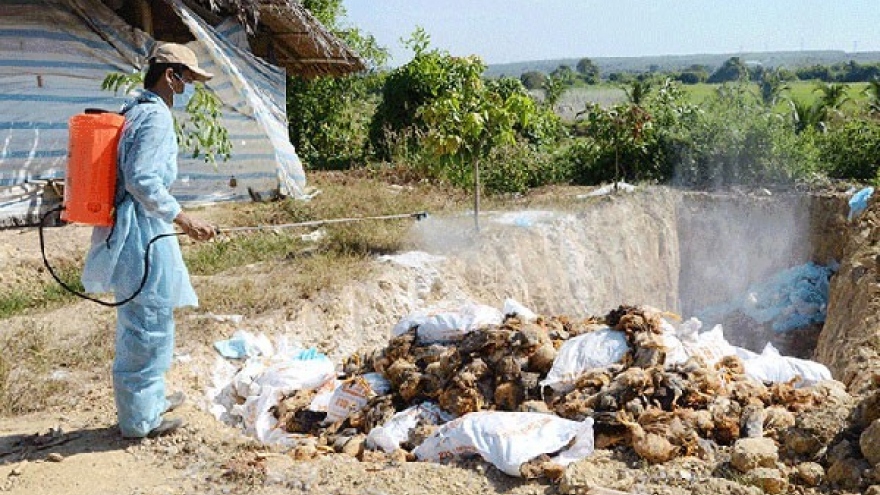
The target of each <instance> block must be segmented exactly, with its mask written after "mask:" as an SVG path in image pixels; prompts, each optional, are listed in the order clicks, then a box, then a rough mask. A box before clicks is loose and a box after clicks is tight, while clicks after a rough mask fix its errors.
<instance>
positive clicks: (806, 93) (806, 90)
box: [682, 81, 868, 112]
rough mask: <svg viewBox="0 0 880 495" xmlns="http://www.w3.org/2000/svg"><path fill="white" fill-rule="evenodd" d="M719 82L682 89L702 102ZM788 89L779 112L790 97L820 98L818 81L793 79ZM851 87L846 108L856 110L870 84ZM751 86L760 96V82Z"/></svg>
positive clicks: (863, 99)
mask: <svg viewBox="0 0 880 495" xmlns="http://www.w3.org/2000/svg"><path fill="white" fill-rule="evenodd" d="M719 86H720V85H718V84H693V85H683V86H682V89H683V90H684V92H685V94H687V95H688V96H689V97H690V99H691V102H693V103H696V104H700V103H703V102H704V101H706V100H707V99H709V98H711V97H712V96H713V95H714V94H715V92H716V91H717V90H718V87H719ZM787 86H788V89H787V90H785V91H784V92H783V93H782V98H781V100H780V101H779V102H778V103H777V104H776V106H775V107H774V110H775V111H777V112H787V111H789V109H790V107H789V106H788V99H794V100H797V101H803V102H805V103H807V104H808V105H812V104H813V103H814V102H815V101H816V100H817V99H819V95H820V94H821V92H820V91H817V90H816V88H817V83H816V82H812V81H793V82H789V83H787ZM847 86H849V89H848V90H847V96H848V97H849V98H850V100H851V101H850V102H849V103H847V104H846V106H845V109H849V110H854V109H856V108H859V107H861V106H863V105H864V103H865V101H866V100H867V97H866V96H865V93H864V91H865V88H866V87H867V86H868V84H867V83H850V84H847ZM750 88H751V90H752V92H753V93H754V94H755V96H756V97H758V95H759V94H760V93H759V88H758V84H756V83H754V84H750Z"/></svg>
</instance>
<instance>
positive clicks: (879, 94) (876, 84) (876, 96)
mask: <svg viewBox="0 0 880 495" xmlns="http://www.w3.org/2000/svg"><path fill="white" fill-rule="evenodd" d="M865 96H867V97H868V102H867V103H868V112H869V113H872V114H874V115H877V114H880V79H873V80H871V81H869V82H868V86H867V87H866V88H865Z"/></svg>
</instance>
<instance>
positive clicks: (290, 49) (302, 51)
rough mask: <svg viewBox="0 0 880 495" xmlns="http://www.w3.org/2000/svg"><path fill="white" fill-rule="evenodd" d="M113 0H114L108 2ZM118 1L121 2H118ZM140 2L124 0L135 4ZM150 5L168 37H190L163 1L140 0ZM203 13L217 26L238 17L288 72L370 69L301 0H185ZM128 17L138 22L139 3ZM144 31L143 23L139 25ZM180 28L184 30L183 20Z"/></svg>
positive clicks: (260, 51) (256, 46)
mask: <svg viewBox="0 0 880 495" xmlns="http://www.w3.org/2000/svg"><path fill="white" fill-rule="evenodd" d="M104 1H105V2H108V1H110V0H104ZM117 1H119V0H117ZM138 1H139V0H121V3H123V4H129V5H131V4H135V3H137V2H138ZM140 1H145V2H148V3H149V4H151V7H152V8H151V10H152V16H153V17H154V18H156V21H155V22H153V23H152V25H153V27H154V28H155V31H163V32H161V33H158V32H157V33H152V32H151V33H150V34H157V35H160V38H161V39H162V40H164V41H185V40H180V39H175V38H178V37H179V35H178V36H175V34H178V33H174V32H172V33H168V30H169V29H170V30H171V31H177V29H175V28H174V27H173V26H171V25H170V24H171V23H170V22H169V21H170V19H168V14H169V13H170V11H171V9H170V6H169V5H168V4H167V3H165V1H164V0H140ZM183 2H184V3H185V4H186V5H187V6H188V7H190V8H191V9H192V10H193V11H194V12H196V13H197V14H198V15H199V16H200V17H202V18H203V19H205V20H206V21H208V22H209V23H212V24H218V23H219V22H220V21H221V20H222V19H223V18H225V17H230V16H231V17H236V18H237V19H238V21H239V23H241V24H242V25H244V26H245V27H246V28H247V30H248V41H249V42H250V45H251V50H252V51H253V53H254V55H256V56H258V57H261V58H263V59H265V60H267V61H269V62H270V63H272V64H275V65H278V66H281V67H284V68H285V69H287V74H288V75H292V76H294V75H298V76H303V77H315V76H339V75H344V74H350V73H352V72H359V71H362V70H364V69H365V68H366V64H365V63H364V61H363V60H362V59H361V58H360V57H359V56H358V54H357V53H355V52H354V51H353V50H352V49H351V48H349V47H348V46H347V45H346V44H345V43H343V42H342V41H341V40H340V39H339V38H337V37H336V36H334V35H333V33H331V32H330V31H329V30H327V28H325V27H324V26H323V25H322V24H321V23H320V22H319V21H318V20H317V19H315V17H314V16H312V14H310V13H309V11H308V10H306V8H305V7H303V6H302V5H301V4H300V3H299V2H297V1H296V0H183ZM131 7H132V9H130V10H129V12H132V13H131V14H129V16H128V18H129V19H130V20H132V21H135V22H137V19H136V17H137V14H135V13H134V10H135V9H134V7H135V6H134V5H131ZM139 27H141V28H142V29H143V26H139ZM180 28H181V30H182V29H183V26H182V24H180Z"/></svg>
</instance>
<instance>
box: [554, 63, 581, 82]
mask: <svg viewBox="0 0 880 495" xmlns="http://www.w3.org/2000/svg"><path fill="white" fill-rule="evenodd" d="M550 77H552V78H554V79H556V80H558V81H559V82H560V83H561V84H562V85H563V86H566V87H571V86H574V85H575V83H576V82H577V80H578V76H577V73H576V72H575V71H573V70H572V68H571V67H569V66H567V65H560V66H559V67H557V68H556V69H554V70H553V72H551V73H550Z"/></svg>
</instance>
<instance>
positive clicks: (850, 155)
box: [819, 119, 880, 181]
mask: <svg viewBox="0 0 880 495" xmlns="http://www.w3.org/2000/svg"><path fill="white" fill-rule="evenodd" d="M819 148H820V157H821V160H822V163H824V164H826V166H827V168H828V175H829V176H830V177H833V178H839V179H855V180H860V181H877V179H878V170H880V159H878V157H880V124H878V123H877V122H875V121H871V120H860V119H852V120H850V121H847V122H845V123H843V124H842V125H840V126H838V127H836V128H833V129H831V130H829V131H828V132H827V133H825V134H824V135H823V138H822V140H821V141H820V143H819Z"/></svg>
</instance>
